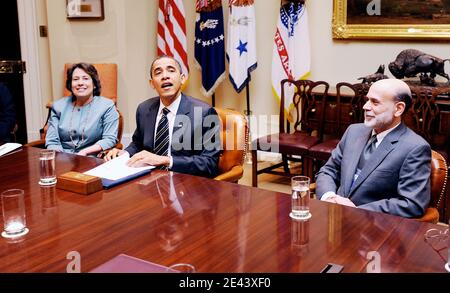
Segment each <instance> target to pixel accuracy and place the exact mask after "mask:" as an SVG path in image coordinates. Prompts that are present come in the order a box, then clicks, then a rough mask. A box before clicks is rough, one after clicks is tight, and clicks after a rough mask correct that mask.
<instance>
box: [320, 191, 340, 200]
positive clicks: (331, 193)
mask: <svg viewBox="0 0 450 293" xmlns="http://www.w3.org/2000/svg"><path fill="white" fill-rule="evenodd" d="M333 195H336V193H335V192H334V191H327V192H325V193H324V194H323V195H322V197H321V198H320V200H327V199H328V198H330V197H332V196H333Z"/></svg>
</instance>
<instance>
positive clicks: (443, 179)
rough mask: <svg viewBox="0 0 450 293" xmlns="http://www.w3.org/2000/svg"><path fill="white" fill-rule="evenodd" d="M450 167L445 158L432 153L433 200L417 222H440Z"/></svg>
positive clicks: (431, 178)
mask: <svg viewBox="0 0 450 293" xmlns="http://www.w3.org/2000/svg"><path fill="white" fill-rule="evenodd" d="M447 173H448V167H447V163H446V162H445V159H444V157H443V156H442V155H441V154H440V153H438V152H436V151H432V153H431V176H430V180H431V199H430V205H429V206H428V208H427V209H426V211H425V214H424V215H423V216H422V217H421V218H418V219H417V220H419V221H422V222H429V223H434V224H436V223H437V222H438V221H439V210H441V209H442V207H443V204H444V194H445V188H446V185H447Z"/></svg>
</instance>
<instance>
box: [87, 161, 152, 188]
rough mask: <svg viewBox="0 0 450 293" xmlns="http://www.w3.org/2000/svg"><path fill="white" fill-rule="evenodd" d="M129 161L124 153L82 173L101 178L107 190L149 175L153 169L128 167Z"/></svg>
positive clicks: (150, 167)
mask: <svg viewBox="0 0 450 293" xmlns="http://www.w3.org/2000/svg"><path fill="white" fill-rule="evenodd" d="M129 159H130V155H129V154H128V153H125V154H123V155H121V156H119V157H117V158H115V159H114V160H111V161H108V162H106V163H103V164H101V165H100V166H97V167H95V168H93V169H91V170H89V171H86V172H84V174H87V175H92V176H97V177H100V178H102V182H103V186H104V187H106V188H109V187H112V186H115V185H117V184H119V183H122V182H125V181H128V180H131V179H134V178H136V177H138V176H141V175H143V174H147V173H150V171H151V169H154V168H155V166H145V167H138V168H134V167H128V166H127V164H126V163H127V161H128V160H129Z"/></svg>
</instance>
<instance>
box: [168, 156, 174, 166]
mask: <svg viewBox="0 0 450 293" xmlns="http://www.w3.org/2000/svg"><path fill="white" fill-rule="evenodd" d="M169 160H170V163H169V169H172V166H173V159H172V156H169Z"/></svg>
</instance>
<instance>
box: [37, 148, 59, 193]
mask: <svg viewBox="0 0 450 293" xmlns="http://www.w3.org/2000/svg"><path fill="white" fill-rule="evenodd" d="M39 168H40V179H39V184H40V185H52V184H55V183H56V172H55V151H54V150H42V151H41V152H40V153H39Z"/></svg>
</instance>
